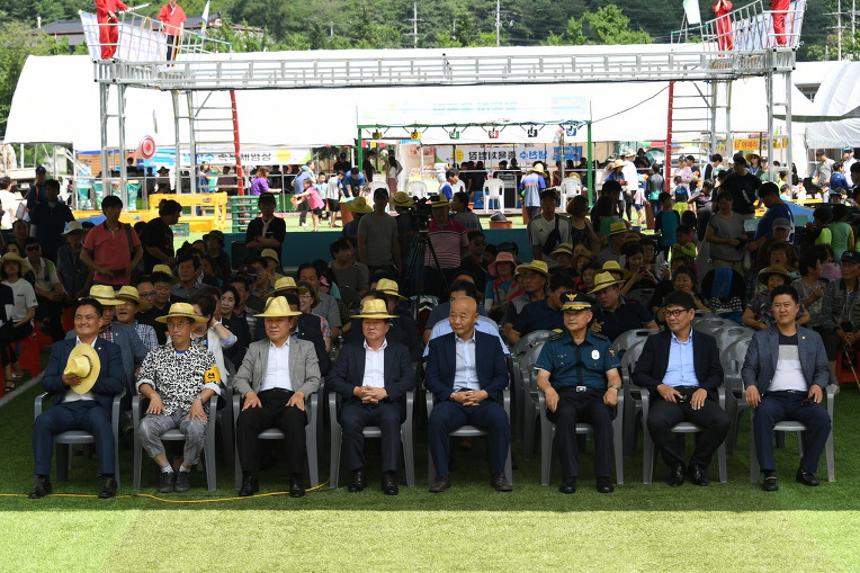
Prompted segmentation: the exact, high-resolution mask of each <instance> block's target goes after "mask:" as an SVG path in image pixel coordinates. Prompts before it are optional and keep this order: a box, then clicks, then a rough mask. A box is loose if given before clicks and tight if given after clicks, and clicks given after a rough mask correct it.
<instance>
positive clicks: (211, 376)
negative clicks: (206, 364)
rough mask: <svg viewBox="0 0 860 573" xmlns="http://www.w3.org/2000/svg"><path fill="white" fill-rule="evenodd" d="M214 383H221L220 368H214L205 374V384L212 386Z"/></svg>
mask: <svg viewBox="0 0 860 573" xmlns="http://www.w3.org/2000/svg"><path fill="white" fill-rule="evenodd" d="M213 382H214V383H215V384H220V383H221V372H220V371H219V370H218V366H213V367H211V368H210V369H209V370H207V371H206V372H204V373H203V383H204V384H212V383H213Z"/></svg>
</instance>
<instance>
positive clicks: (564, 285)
mask: <svg viewBox="0 0 860 573" xmlns="http://www.w3.org/2000/svg"><path fill="white" fill-rule="evenodd" d="M572 291H573V278H572V277H571V276H570V273H568V272H567V271H565V270H558V271H553V272H552V274H550V276H549V285H547V295H546V298H544V299H543V300H537V301H535V302H530V303H529V304H527V305H526V306H525V307H524V308H523V310H522V312H520V313H519V315H518V316H517V319H516V320H515V321H514V323H513V327H512V328H511V329H510V330H509V331H508V333H507V338H508V340H509V341H510V342H511V343H512V344H516V343H517V342H519V340H520V338H521V337H523V336H525V335H527V334H530V333H532V332H536V331H538V330H556V329H561V328H563V327H564V321H563V320H562V316H561V314H560V313H559V312H558V311H559V310H560V309H561V304H562V302H563V301H564V300H565V295H566V294H567V293H568V292H572Z"/></svg>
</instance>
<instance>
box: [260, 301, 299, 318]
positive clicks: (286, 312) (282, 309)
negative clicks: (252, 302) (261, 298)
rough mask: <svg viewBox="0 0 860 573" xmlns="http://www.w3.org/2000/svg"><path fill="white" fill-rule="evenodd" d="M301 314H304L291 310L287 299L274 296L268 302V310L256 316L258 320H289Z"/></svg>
mask: <svg viewBox="0 0 860 573" xmlns="http://www.w3.org/2000/svg"><path fill="white" fill-rule="evenodd" d="M300 314H302V313H301V312H300V311H298V310H293V309H291V308H290V305H289V303H288V302H287V299H286V297H283V296H272V297H269V300H267V301H266V310H265V311H263V312H262V313H260V314H255V315H254V316H256V317H257V318H289V317H291V316H299V315H300Z"/></svg>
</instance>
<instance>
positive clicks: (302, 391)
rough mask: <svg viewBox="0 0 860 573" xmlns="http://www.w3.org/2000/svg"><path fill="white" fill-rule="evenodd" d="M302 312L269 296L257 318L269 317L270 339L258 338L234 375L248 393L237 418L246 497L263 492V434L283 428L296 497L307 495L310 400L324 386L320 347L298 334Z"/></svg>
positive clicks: (238, 389)
mask: <svg viewBox="0 0 860 573" xmlns="http://www.w3.org/2000/svg"><path fill="white" fill-rule="evenodd" d="M301 314H302V313H301V311H299V310H297V309H293V308H291V307H290V304H289V303H288V302H287V299H286V298H285V297H283V296H275V297H271V298H269V300H268V301H267V302H266V308H265V310H264V311H263V312H262V313H261V314H258V315H257V318H262V319H264V320H265V328H266V338H264V339H263V340H258V341H257V342H252V343H251V345H250V346H249V347H248V351H247V352H246V353H245V358H244V360H243V361H242V365H241V366H240V367H239V370H238V371H237V372H236V374H235V375H234V376H232V377H231V379H230V385H231V387H232V390H233V393H234V394H238V395H240V396H241V397H242V399H243V402H242V410H241V412H240V413H239V418H238V420H237V422H236V447H237V451H238V453H239V462H240V464H241V467H242V487H241V489H240V490H239V495H240V496H249V495H254V494H255V493H257V491H259V487H260V486H259V483H258V481H257V473H258V472H259V471H260V459H261V456H260V445H259V440H258V439H257V436H258V435H259V434H260V432H262V431H263V430H266V429H268V428H271V427H277V428H278V429H280V430H281V431H282V432H283V433H284V436H285V443H286V450H287V456H286V457H287V472H288V474H289V480H290V485H289V492H290V497H302V496H303V495H304V494H305V489H304V484H303V483H302V474H303V472H304V469H305V466H306V464H307V459H306V455H305V454H306V451H305V426H306V425H307V423H308V418H307V414H306V413H305V400H306V398H308V397H310V395H311V394H313V393H314V392H316V391H317V390H318V389H319V387H320V378H321V374H320V369H319V362H318V360H317V356H316V352H315V351H314V345H313V343H311V342H308V341H307V340H301V339H298V338H294V337H292V336H291V335H292V333H293V332H294V331H295V329H296V325H297V323H298V317H299V316H300V315H301Z"/></svg>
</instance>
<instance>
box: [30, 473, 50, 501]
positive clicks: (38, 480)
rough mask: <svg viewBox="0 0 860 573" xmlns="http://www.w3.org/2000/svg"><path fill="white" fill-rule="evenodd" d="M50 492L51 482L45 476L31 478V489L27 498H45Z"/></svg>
mask: <svg viewBox="0 0 860 573" xmlns="http://www.w3.org/2000/svg"><path fill="white" fill-rule="evenodd" d="M51 491H52V488H51V480H49V479H48V478H47V477H46V476H35V477H33V489H31V490H30V493H28V494H27V497H29V498H30V499H39V498H40V497H45V496H46V495H48V494H49V493H51Z"/></svg>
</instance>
